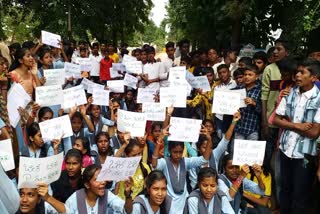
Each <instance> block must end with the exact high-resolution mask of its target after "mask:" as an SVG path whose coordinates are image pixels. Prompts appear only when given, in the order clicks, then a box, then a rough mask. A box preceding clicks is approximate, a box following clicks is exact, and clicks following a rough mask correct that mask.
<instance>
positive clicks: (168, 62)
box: [159, 57, 175, 87]
mask: <svg viewBox="0 0 320 214" xmlns="http://www.w3.org/2000/svg"><path fill="white" fill-rule="evenodd" d="M161 64H162V66H163V69H161V73H160V75H159V76H160V80H161V81H160V87H169V86H170V83H169V81H168V77H169V71H170V68H172V67H174V66H175V63H174V62H173V60H172V59H170V58H169V57H166V58H164V59H163V60H162V63H161Z"/></svg>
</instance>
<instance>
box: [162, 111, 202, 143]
mask: <svg viewBox="0 0 320 214" xmlns="http://www.w3.org/2000/svg"><path fill="white" fill-rule="evenodd" d="M201 123H202V120H196V119H188V118H180V117H171V118H170V128H169V133H170V135H169V137H168V140H171V141H181V142H192V143H194V142H197V141H198V139H199V133H200V129H201Z"/></svg>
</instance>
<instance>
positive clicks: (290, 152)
mask: <svg viewBox="0 0 320 214" xmlns="http://www.w3.org/2000/svg"><path fill="white" fill-rule="evenodd" d="M316 87H317V86H313V88H312V89H311V90H309V91H306V92H304V93H300V91H299V88H295V89H291V90H297V91H296V92H297V93H296V94H297V95H298V97H296V99H295V103H294V105H295V106H296V107H295V111H294V116H293V120H292V122H293V123H302V120H303V116H304V112H305V107H306V104H307V101H308V100H309V99H310V97H311V96H312V95H313V94H314V93H315V91H316ZM286 108H287V102H286V99H285V97H283V98H282V99H281V102H280V104H279V106H278V107H277V109H276V114H277V115H279V116H284V115H285V113H286ZM314 121H316V122H319V123H320V110H319V109H318V111H317V113H316V115H315V118H314ZM299 137H300V135H299V134H298V133H297V132H294V131H289V133H288V137H287V140H288V141H287V142H286V143H284V144H283V146H280V149H281V151H282V152H283V153H284V154H285V155H286V156H288V157H289V158H298V159H303V158H304V154H302V153H301V152H299V151H298V147H297V146H296V145H297V142H298V138H299Z"/></svg>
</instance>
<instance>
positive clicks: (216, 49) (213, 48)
mask: <svg viewBox="0 0 320 214" xmlns="http://www.w3.org/2000/svg"><path fill="white" fill-rule="evenodd" d="M210 50H214V51H215V52H217V54H218V55H219V50H218V48H215V47H211V48H208V51H207V52H209V51H210Z"/></svg>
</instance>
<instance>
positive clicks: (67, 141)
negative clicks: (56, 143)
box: [62, 128, 97, 154]
mask: <svg viewBox="0 0 320 214" xmlns="http://www.w3.org/2000/svg"><path fill="white" fill-rule="evenodd" d="M92 135H93V133H91V132H90V131H89V129H88V128H81V129H80V131H79V132H78V133H73V135H72V136H70V137H66V138H63V139H62V143H63V150H64V152H65V154H67V152H68V151H69V150H70V149H72V146H73V144H74V141H75V140H76V138H78V137H87V138H89V140H90V138H91V136H92ZM91 149H93V150H97V148H96V147H92V146H91Z"/></svg>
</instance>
